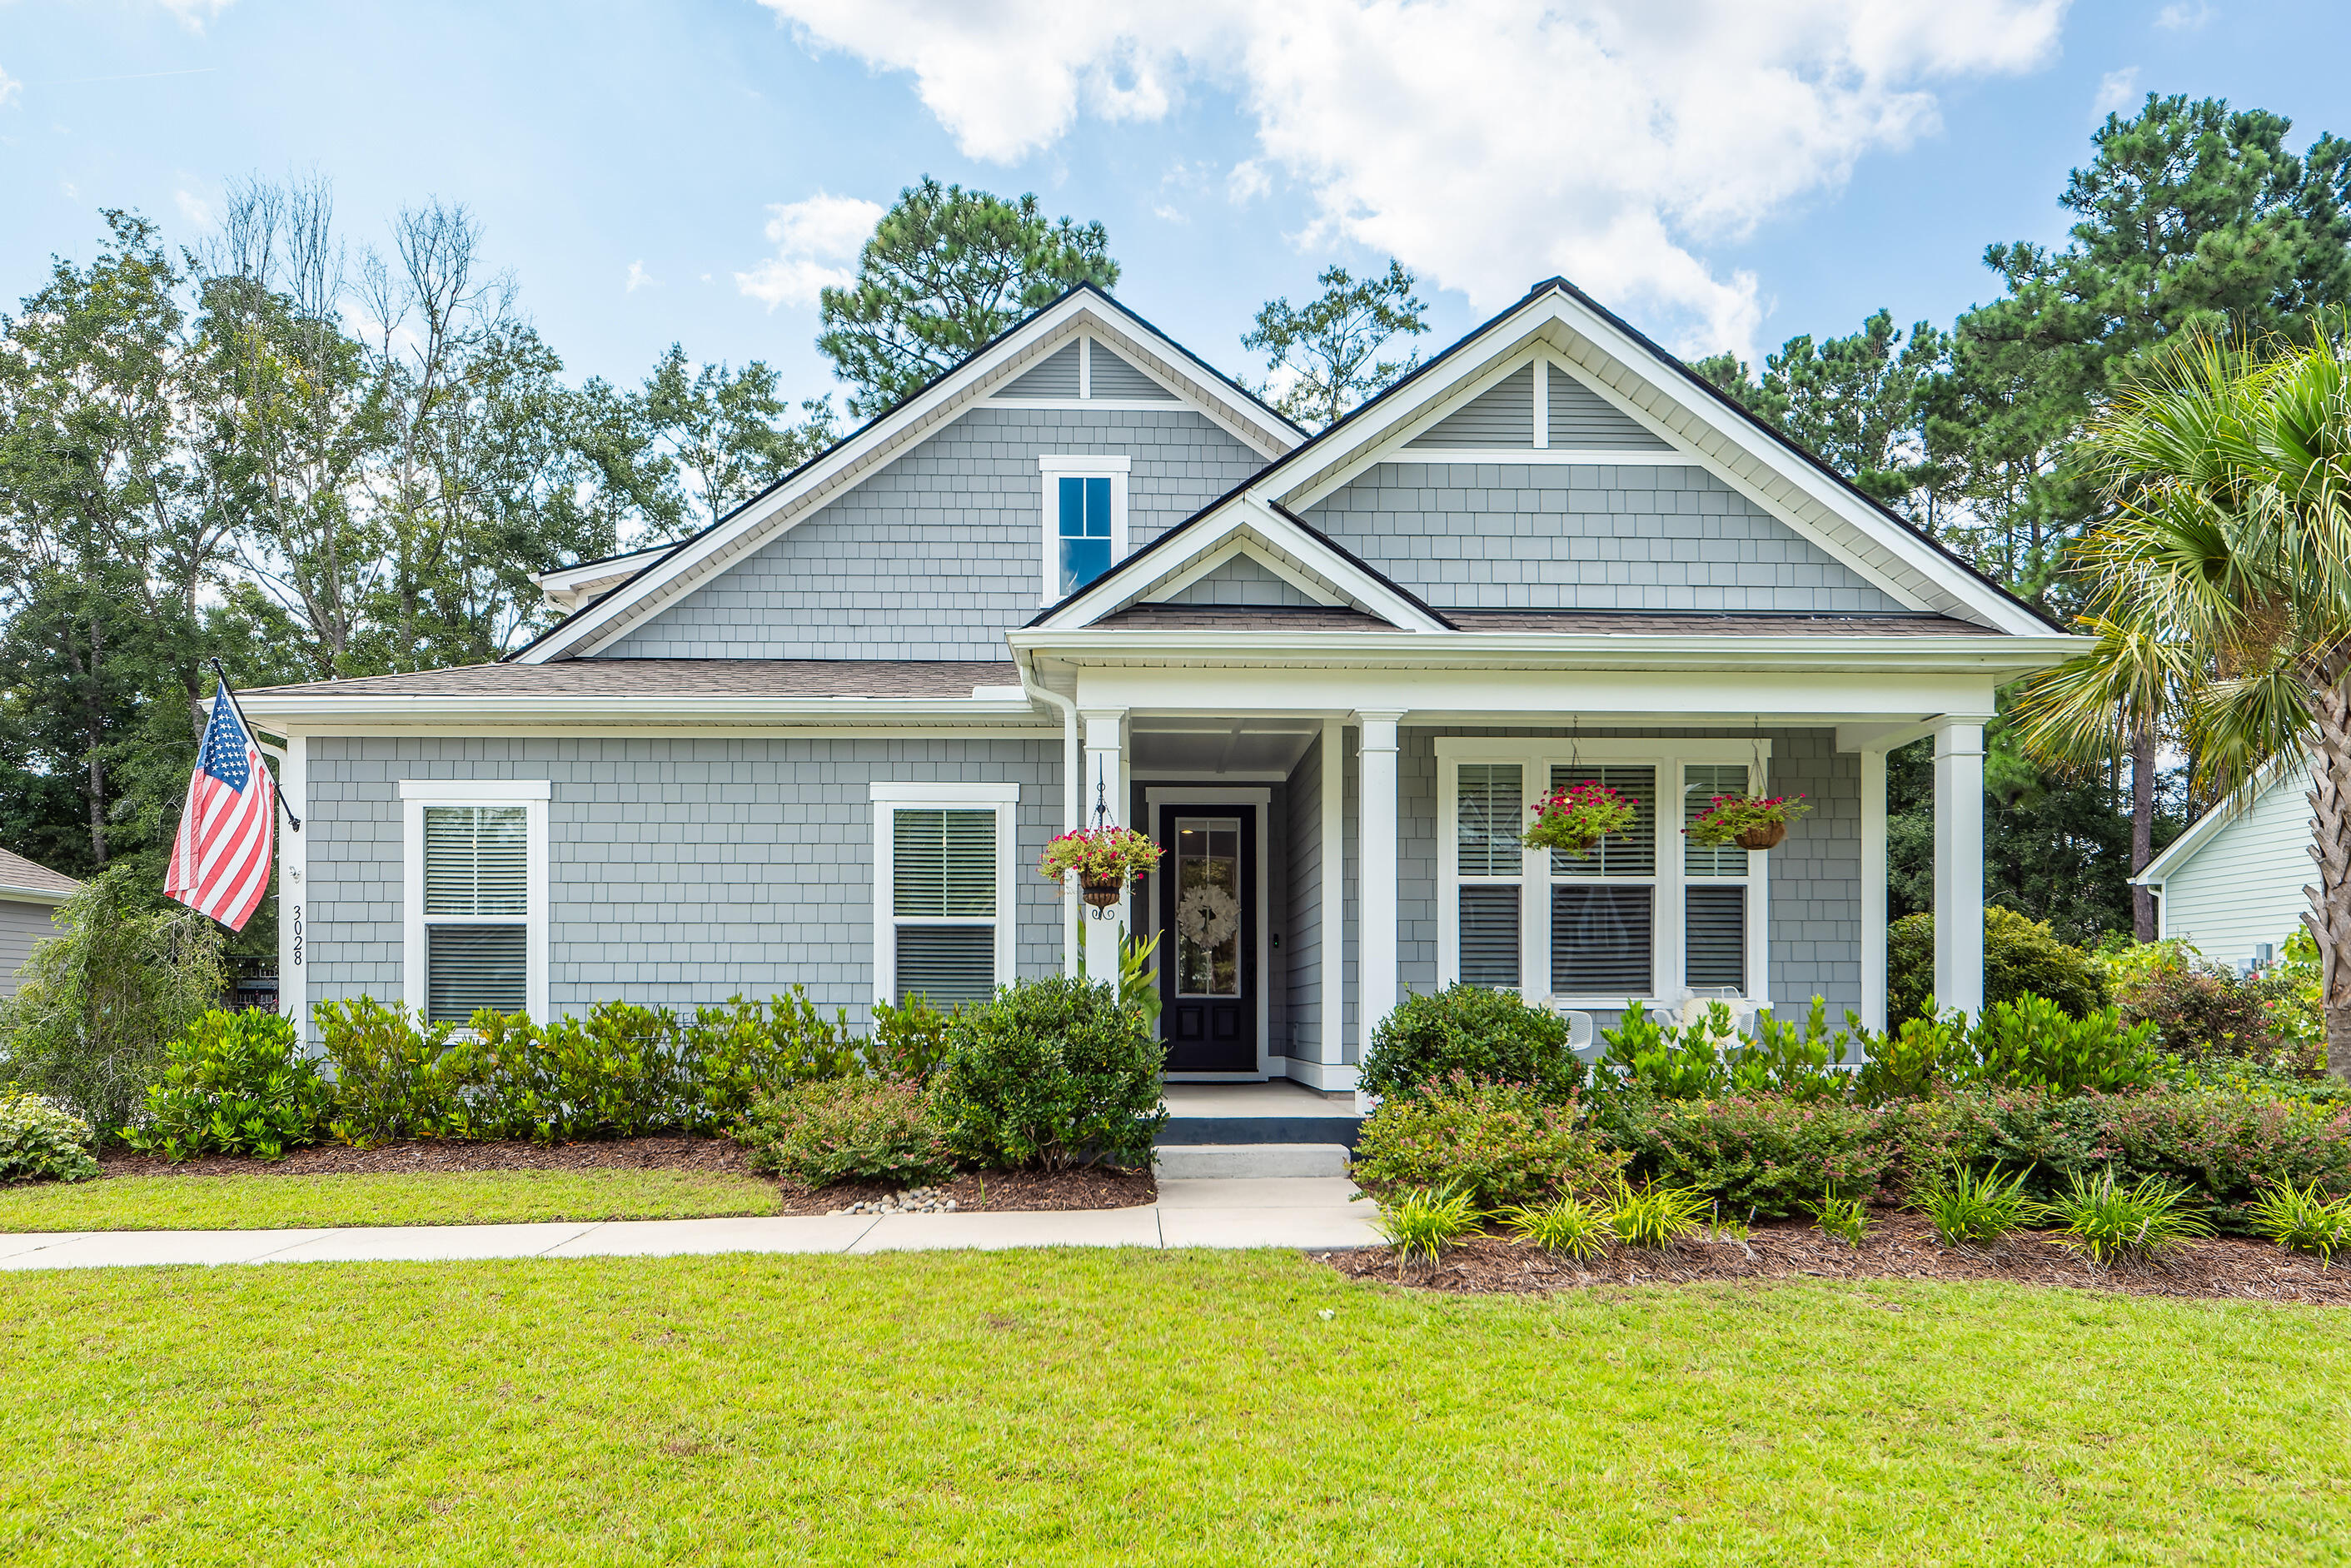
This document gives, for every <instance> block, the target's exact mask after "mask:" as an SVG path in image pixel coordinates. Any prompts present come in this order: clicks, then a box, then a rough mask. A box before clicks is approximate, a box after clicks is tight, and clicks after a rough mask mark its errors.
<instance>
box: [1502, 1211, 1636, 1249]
mask: <svg viewBox="0 0 2351 1568" xmlns="http://www.w3.org/2000/svg"><path fill="white" fill-rule="evenodd" d="M1505 1224H1506V1225H1507V1227H1508V1228H1509V1230H1510V1234H1511V1235H1513V1236H1515V1237H1517V1238H1518V1239H1520V1240H1521V1241H1528V1242H1532V1243H1533V1244H1534V1245H1535V1246H1537V1247H1540V1248H1541V1249H1543V1250H1544V1251H1546V1252H1564V1253H1566V1254H1567V1255H1568V1256H1569V1257H1571V1258H1573V1259H1576V1260H1579V1261H1580V1260H1583V1259H1586V1258H1596V1257H1598V1256H1599V1255H1600V1254H1601V1253H1602V1252H1604V1251H1605V1250H1606V1249H1607V1247H1608V1239H1609V1238H1610V1237H1611V1236H1613V1235H1614V1234H1615V1233H1614V1231H1612V1230H1611V1229H1609V1228H1608V1217H1607V1216H1606V1215H1604V1214H1603V1213H1601V1212H1600V1210H1598V1209H1596V1208H1594V1207H1592V1205H1590V1204H1588V1203H1586V1202H1584V1201H1583V1199H1582V1198H1580V1197H1561V1198H1554V1199H1552V1201H1551V1202H1549V1203H1547V1204H1543V1205H1541V1207H1527V1206H1523V1205H1522V1206H1520V1207H1517V1208H1513V1209H1511V1210H1510V1211H1509V1213H1508V1214H1507V1216H1505Z"/></svg>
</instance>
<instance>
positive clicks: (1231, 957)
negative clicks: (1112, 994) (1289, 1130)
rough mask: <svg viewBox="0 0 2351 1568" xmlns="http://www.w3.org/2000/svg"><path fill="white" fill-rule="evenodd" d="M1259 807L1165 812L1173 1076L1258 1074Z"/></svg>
mask: <svg viewBox="0 0 2351 1568" xmlns="http://www.w3.org/2000/svg"><path fill="white" fill-rule="evenodd" d="M1257 812H1258V808H1257V807H1255V806H1161V807H1160V808H1159V822H1158V829H1159V831H1158V833H1157V835H1156V837H1157V838H1158V841H1159V843H1160V846H1161V847H1162V848H1163V849H1165V851H1166V854H1165V857H1164V858H1162V859H1161V861H1160V862H1159V871H1158V873H1157V877H1156V880H1157V882H1158V884H1159V887H1158V894H1159V929H1160V932H1161V933H1162V935H1161V936H1160V938H1159V955H1158V956H1159V990H1160V997H1161V1007H1160V1010H1159V1028H1160V1031H1161V1033H1162V1034H1164V1035H1165V1037H1166V1040H1167V1071H1170V1072H1255V1071H1257V1070H1258V1061H1257V988H1258V973H1257V942H1258V936H1257V879H1258V875H1259V873H1258V864H1257Z"/></svg>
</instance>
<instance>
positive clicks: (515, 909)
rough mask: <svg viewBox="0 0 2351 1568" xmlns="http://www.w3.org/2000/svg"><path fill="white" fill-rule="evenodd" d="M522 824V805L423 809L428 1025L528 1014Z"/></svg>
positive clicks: (526, 836) (525, 826)
mask: <svg viewBox="0 0 2351 1568" xmlns="http://www.w3.org/2000/svg"><path fill="white" fill-rule="evenodd" d="M529 822H530V813H529V810H528V808H526V807H522V806H427V807H426V808H424V995H425V1009H424V1010H425V1017H426V1019H428V1020H430V1021H432V1022H434V1023H464V1022H465V1020H466V1019H470V1018H471V1017H473V1016H474V1013H475V1009H480V1008H496V1009H498V1010H499V1011H500V1012H509V1013H511V1012H522V1011H524V1010H526V1009H528V1006H529V999H530V959H529V946H530V944H529V926H528V925H527V924H526V921H527V920H528V916H529V915H530V913H531V910H530V833H529Z"/></svg>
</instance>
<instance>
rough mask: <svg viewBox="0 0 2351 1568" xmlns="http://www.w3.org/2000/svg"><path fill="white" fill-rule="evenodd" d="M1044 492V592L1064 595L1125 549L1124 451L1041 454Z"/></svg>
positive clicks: (1049, 598) (1053, 596)
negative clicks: (1118, 453)
mask: <svg viewBox="0 0 2351 1568" xmlns="http://www.w3.org/2000/svg"><path fill="white" fill-rule="evenodd" d="M1037 462H1038V465H1039V467H1040V469H1041V470H1042V472H1043V475H1044V480H1045V485H1044V492H1045V530H1044V531H1045V551H1044V555H1045V562H1044V565H1045V570H1044V590H1043V591H1044V598H1045V601H1046V602H1047V603H1052V602H1055V601H1059V600H1062V599H1066V598H1068V597H1069V596H1070V595H1071V594H1072V593H1075V592H1076V591H1078V590H1080V589H1081V588H1083V587H1085V586H1086V585H1087V584H1088V583H1091V582H1092V581H1093V580H1095V579H1096V578H1099V577H1100V576H1102V573H1104V572H1106V571H1108V570H1110V569H1111V566H1112V564H1113V562H1115V561H1116V560H1117V559H1119V558H1120V557H1122V556H1123V555H1124V554H1126V478H1127V471H1128V468H1129V466H1130V464H1129V460H1128V459H1126V458H1124V457H1100V456H1072V455H1057V456H1046V457H1040V458H1039V459H1038V460H1037Z"/></svg>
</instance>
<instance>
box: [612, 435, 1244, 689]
mask: <svg viewBox="0 0 2351 1568" xmlns="http://www.w3.org/2000/svg"><path fill="white" fill-rule="evenodd" d="M1047 453H1073V454H1087V455H1094V454H1102V455H1126V456H1129V457H1131V458H1133V459H1134V467H1133V470H1132V472H1131V473H1130V475H1129V476H1128V481H1127V518H1128V544H1129V547H1130V548H1131V549H1141V548H1142V547H1143V546H1144V545H1146V544H1149V543H1150V542H1151V541H1152V540H1153V539H1155V538H1158V537H1159V535H1160V534H1161V532H1163V531H1164V530H1165V529H1166V528H1170V527H1172V526H1173V525H1174V524H1175V523H1178V522H1180V521H1182V520H1183V519H1184V518H1185V517H1189V516H1190V515H1191V514H1192V513H1194V512H1196V511H1197V510H1199V509H1200V507H1203V506H1205V505H1207V503H1208V502H1209V501H1211V500H1213V499H1214V498H1216V497H1217V496H1219V495H1221V494H1223V493H1224V492H1225V491H1227V490H1228V489H1230V488H1231V487H1232V486H1235V485H1237V484H1238V483H1239V482H1240V481H1241V480H1243V479H1245V478H1247V477H1248V476H1249V475H1251V474H1253V473H1255V472H1257V470H1258V469H1259V468H1260V467H1262V466H1263V459H1261V458H1260V457H1259V455H1257V454H1256V453H1255V452H1253V451H1252V450H1250V449H1249V447H1247V446H1245V445H1243V444H1241V443H1240V442H1239V441H1238V440H1237V439H1236V438H1234V437H1233V436H1231V435H1228V434H1226V433H1225V432H1224V431H1223V430H1220V429H1219V428H1217V426H1216V425H1215V424H1213V423H1210V422H1209V421H1208V420H1207V418H1206V417H1205V416H1204V415H1202V414H1200V413H1196V412H1195V411H1194V410H1192V409H1190V408H1189V407H1186V406H1182V405H1172V406H1170V407H1169V408H1167V409H1165V410H1164V411H1163V410H1157V409H1144V410H1128V411H1123V412H1122V411H1115V410H1106V409H1105V410H1096V409H1089V408H1086V407H1084V406H1083V405H1081V404H1073V405H1071V407H1068V408H1033V409H1032V408H996V407H990V406H988V405H986V404H982V405H980V406H979V407H977V408H975V409H973V410H972V411H971V412H970V413H967V414H965V415H964V416H963V417H962V418H960V419H958V420H956V422H955V423H953V424H950V425H949V426H947V427H946V429H945V430H943V431H941V432H940V433H939V434H936V435H935V436H933V437H931V438H930V439H929V440H928V441H925V443H924V444H922V445H920V446H918V447H916V448H915V449H914V451H912V452H910V453H908V454H907V455H904V457H901V458H899V459H898V460H897V461H896V462H894V463H892V464H890V465H887V466H885V467H884V468H883V469H882V470H881V471H880V472H878V473H876V474H874V475H872V476H870V477H868V478H867V479H866V480H865V481H864V482H863V483H862V484H861V485H859V486H857V487H856V488H855V489H853V490H852V491H851V492H849V493H848V494H847V495H845V496H843V497H841V498H840V499H838V500H836V501H834V502H832V503H831V505H829V506H826V507H822V508H820V510H819V511H817V512H816V513H815V514H814V515H813V516H811V517H808V518H806V519H804V520H803V521H801V522H800V523H799V525H797V526H796V527H794V528H791V529H790V530H789V532H787V533H785V534H784V535H782V536H781V537H780V538H777V539H775V540H773V541H771V542H770V543H768V545H767V546H765V547H764V548H763V549H759V550H758V551H756V552H754V553H753V554H752V555H750V556H749V557H748V558H747V559H743V560H741V561H738V562H737V563H736V564H735V565H734V566H732V567H730V568H728V569H727V570H726V571H724V572H722V573H720V574H719V575H718V576H717V577H716V579H715V580H712V581H710V582H707V583H705V584H704V585H703V586H702V587H700V588H698V589H696V590H695V591H693V592H692V593H689V594H688V595H686V596H685V597H684V599H683V600H681V601H678V602H677V603H675V604H673V605H671V606H669V607H668V608H667V609H665V610H664V611H662V612H660V613H659V614H657V615H655V616H654V617H653V618H652V619H651V620H650V621H648V622H646V623H645V624H643V625H642V626H638V627H636V628H634V629H632V630H631V631H630V632H628V633H627V634H626V635H624V636H622V638H621V639H620V640H619V641H618V642H616V643H614V644H613V645H612V646H611V648H609V649H607V650H605V653H606V655H607V656H611V657H620V658H629V657H639V658H655V657H668V658H770V659H862V658H872V657H875V656H877V655H879V654H883V653H887V655H888V656H890V657H893V658H902V659H1000V658H1002V657H1004V632H1005V631H1006V629H1007V628H1008V627H1013V626H1018V625H1020V624H1022V623H1023V622H1027V621H1028V620H1029V618H1030V617H1032V616H1034V615H1035V614H1036V613H1037V611H1038V608H1039V606H1040V603H1041V601H1042V594H1041V588H1042V580H1043V561H1044V515H1043V507H1044V501H1043V496H1044V487H1043V480H1042V478H1041V476H1040V473H1039V470H1038V467H1037V459H1038V458H1039V456H1040V455H1044V454H1047Z"/></svg>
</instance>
